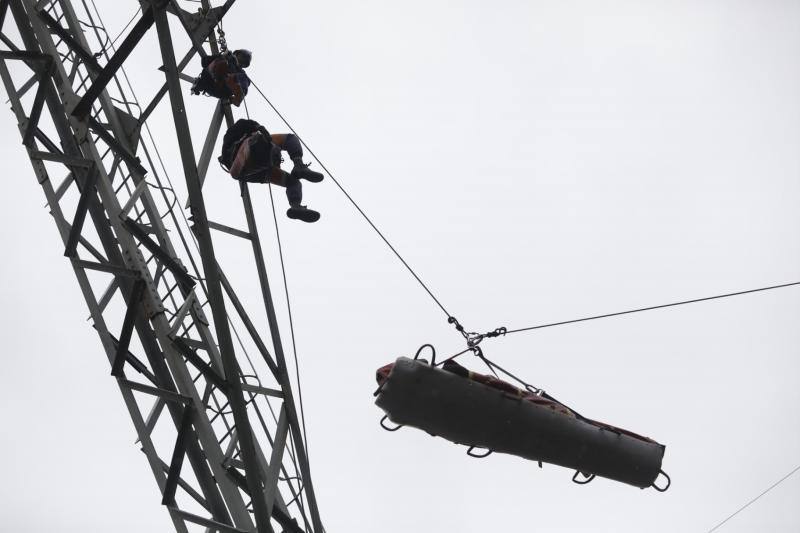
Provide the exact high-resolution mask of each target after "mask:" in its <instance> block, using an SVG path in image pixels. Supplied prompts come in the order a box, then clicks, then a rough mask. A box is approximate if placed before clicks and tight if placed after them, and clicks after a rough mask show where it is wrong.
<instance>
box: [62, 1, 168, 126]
mask: <svg viewBox="0 0 800 533" xmlns="http://www.w3.org/2000/svg"><path fill="white" fill-rule="evenodd" d="M154 22H155V18H154V17H153V7H152V6H151V7H148V8H147V9H145V11H144V13H142V16H141V18H139V20H138V22H136V24H135V25H134V26H133V28H131V31H130V33H129V34H128V36H127V37H125V40H124V41H122V44H121V45H119V48H117V52H116V53H115V54H114V55H113V56H112V57H111V59H110V60H109V61H108V63H107V64H106V66H105V67H104V68H103V70H101V71H100V73H99V74H98V75H97V78H95V80H94V83H92V86H91V87H89V89H88V90H87V91H86V93H84V95H83V98H81V100H80V101H79V102H78V104H77V105H76V106H75V109H73V110H72V116H74V117H77V118H79V119H83V118H85V117H86V115H88V114H89V111H91V109H92V104H94V101H95V100H97V98H98V97H99V96H100V94H101V93H102V92H103V90H104V89H105V88H106V86H107V85H108V84H109V82H110V81H111V80H112V79H113V78H114V75H115V74H116V73H117V70H119V68H120V67H121V66H122V63H124V62H125V60H126V59H128V56H129V55H130V54H131V52H133V49H134V48H136V45H137V44H139V41H141V40H142V37H144V34H145V33H147V30H149V29H150V28H151V27H152V26H153V23H154Z"/></svg>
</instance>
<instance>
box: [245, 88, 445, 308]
mask: <svg viewBox="0 0 800 533" xmlns="http://www.w3.org/2000/svg"><path fill="white" fill-rule="evenodd" d="M250 84H251V85H252V86H253V87H255V89H256V91H258V94H260V95H261V98H263V99H264V101H265V102H266V103H267V104H268V105H269V107H271V108H272V110H273V111H274V112H275V114H276V115H278V117H279V118H280V119H281V120H282V121H283V123H284V124H285V125H286V127H287V128H289V130H290V131H291V132H292V133H293V134H294V135H295V136H296V137H297V138H298V139H299V140H300V142H301V143H302V145H303V147H304V148H305V149H306V151H308V153H309V154H310V155H311V157H313V158H314V160H315V161H316V162H317V163H319V166H321V167H322V170H324V171H325V173H326V174H328V176H330V178H331V180H332V181H333V183H335V184H336V186H337V187H338V188H339V190H340V191H342V194H344V195H345V197H346V198H347V199H348V200H349V201H350V203H351V204H353V207H355V208H356V210H357V211H358V212H359V213H360V214H361V216H362V217H364V220H366V221H367V223H368V224H369V225H370V226H371V227H372V229H373V230H375V233H377V234H378V236H379V237H380V238H381V239H382V240H383V242H384V243H386V246H388V247H389V249H390V250H391V251H392V252H393V253H394V255H395V256H397V258H398V259H399V260H400V262H401V263H403V266H405V267H406V269H407V270H408V271H409V272H410V273H411V275H412V276H414V279H416V280H417V282H418V283H419V284H420V286H421V287H422V288H423V289H425V292H427V293H428V295H429V296H430V297H431V298H432V299H433V301H434V302H436V305H437V306H439V309H441V310H442V312H443V313H444V314H445V315H447V318H448V320H449V319H450V318H452V315H451V314H450V313H449V312H448V311H447V309H445V307H444V305H442V302H441V301H440V300H439V298H437V297H436V296H435V295H434V294H433V292H432V291H431V289H430V288H429V287H428V286H427V285H426V284H425V282H423V281H422V279H421V278H420V277H419V276H418V275H417V273H416V272H415V271H414V269H413V268H411V266H410V265H409V264H408V262H407V261H406V260H405V259H403V256H402V255H400V252H398V251H397V249H396V248H395V247H394V246H393V245H392V243H390V242H389V239H387V238H386V236H385V235H384V234H383V232H381V230H379V229H378V227H377V226H376V225H375V223H374V222H372V219H371V218H369V216H367V214H366V213H365V212H364V210H363V209H361V206H359V205H358V203H357V202H356V201H355V200H354V199H353V197H352V196H350V193H348V192H347V190H345V188H344V187H343V186H342V184H341V183H340V182H339V180H337V179H336V177H335V176H334V175H333V174H332V173H331V171H330V170H328V167H326V166H325V164H324V163H323V162H322V161H321V160H320V158H319V157H317V154H315V153H314V151H313V150H311V148H310V147H309V146H308V145H307V144H306V142H305V141H304V140H303V138H302V137H300V135H298V133H297V131H296V130H295V129H294V128H293V127H292V125H291V124H290V123H289V121H288V120H286V118H285V117H284V116H283V114H281V112H280V111H278V109H277V108H276V107H275V106H274V105H273V104H272V102H271V101H270V99H269V98H267V95H265V94H264V93H263V92H262V91H261V89H260V88H259V87H258V85H256V83H255V82H254V81H253V80H252V79H251V80H250Z"/></svg>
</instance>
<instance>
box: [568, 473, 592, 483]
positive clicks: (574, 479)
mask: <svg viewBox="0 0 800 533" xmlns="http://www.w3.org/2000/svg"><path fill="white" fill-rule="evenodd" d="M578 474H580V475H582V476H583V481H578ZM593 479H594V474H588V475H587V474H584V473H583V472H581V471H580V470H576V471H575V474H574V475H573V476H572V482H573V483H577V484H578V485H587V484H588V483H589V482H590V481H592V480H593Z"/></svg>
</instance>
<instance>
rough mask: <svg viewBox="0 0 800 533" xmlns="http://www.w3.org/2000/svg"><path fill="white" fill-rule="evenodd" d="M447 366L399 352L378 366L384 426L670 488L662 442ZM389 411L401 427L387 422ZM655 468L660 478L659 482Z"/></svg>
mask: <svg viewBox="0 0 800 533" xmlns="http://www.w3.org/2000/svg"><path fill="white" fill-rule="evenodd" d="M447 366H449V368H448V369H442V368H439V367H437V366H433V365H432V364H429V363H427V362H426V361H423V360H419V359H409V358H407V357H400V358H398V359H397V360H396V361H395V362H394V363H391V364H389V365H386V366H384V367H382V368H380V369H379V370H378V372H377V379H378V383H379V389H378V391H377V392H376V396H377V399H376V401H375V404H376V405H377V406H378V407H380V408H381V409H383V410H384V411H385V412H386V416H385V417H384V419H382V420H381V425H382V426H383V427H384V429H387V430H390V431H393V430H396V429H399V427H400V426H404V425H407V426H412V427H415V428H418V429H421V430H423V431H426V432H428V433H430V434H431V435H433V436H440V437H442V438H444V439H447V440H449V441H452V442H455V443H457V444H463V445H465V446H469V449H468V451H467V453H469V454H470V455H471V456H473V457H485V456H487V455H489V454H490V453H491V452H497V453H506V454H511V455H516V456H519V457H523V458H525V459H529V460H532V461H537V462H539V463H540V466H541V463H550V464H554V465H559V466H563V467H566V468H570V469H574V470H575V475H574V476H573V481H575V482H576V483H579V484H585V483H588V482H589V481H591V480H592V479H594V477H595V476H600V477H604V478H608V479H612V480H615V481H620V482H622V483H627V484H629V485H633V486H636V487H640V488H647V487H651V486H652V487H654V488H656V489H657V490H659V491H661V492H663V491H665V490H666V489H667V488H669V484H670V480H669V476H667V475H666V474H665V473H664V472H663V471H662V470H661V462H662V459H663V457H664V449H665V446H664V445H663V444H659V443H658V442H656V441H654V440H652V439H649V438H647V437H643V436H641V435H637V434H635V433H632V432H630V431H627V430H624V429H621V428H617V427H614V426H611V425H608V424H604V423H602V422H597V421H595V420H590V419H588V418H585V417H583V416H581V415H579V414H577V413H576V412H574V411H573V410H571V409H569V408H568V407H567V406H565V405H564V404H562V403H560V402H558V401H556V400H555V399H554V398H551V397H549V396H547V395H546V394H544V392H543V391H528V390H523V389H519V388H517V387H515V386H514V385H511V384H509V383H506V382H505V381H502V380H500V379H497V378H494V377H492V376H484V375H481V374H477V373H474V372H469V371H468V370H466V369H465V368H464V367H461V366H460V365H457V364H456V365H455V366H453V365H452V364H449V365H446V368H447ZM387 418H388V419H389V420H390V421H392V422H393V423H395V424H398V425H399V427H396V428H389V427H387V426H386V425H385V424H384V421H385V419H387ZM475 449H484V450H487V452H486V453H485V454H482V455H478V454H476V453H475V452H474V450H475ZM659 475H663V476H664V478H665V479H666V484H665V485H664V486H658V485H656V480H657V478H658V477H659ZM579 476H582V477H579Z"/></svg>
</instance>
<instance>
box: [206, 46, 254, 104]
mask: <svg viewBox="0 0 800 533" xmlns="http://www.w3.org/2000/svg"><path fill="white" fill-rule="evenodd" d="M252 58H253V54H252V52H250V50H245V49H241V50H234V51H233V52H230V51H225V52H223V53H221V54H216V55H211V56H206V57H203V58H202V59H201V60H200V64H201V65H202V66H203V71H202V72H201V73H200V75H199V76H198V77H197V78H195V80H194V85H192V94H200V93H203V94H205V95H208V96H213V97H214V98H219V99H222V100H228V101H229V102H230V103H231V104H233V105H235V106H237V107H238V106H239V104H241V103H242V100H243V99H244V97H245V96H247V89H248V88H249V87H250V78H248V77H247V74H246V73H245V71H244V69H246V68H247V67H249V66H250V61H251V60H252Z"/></svg>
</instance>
